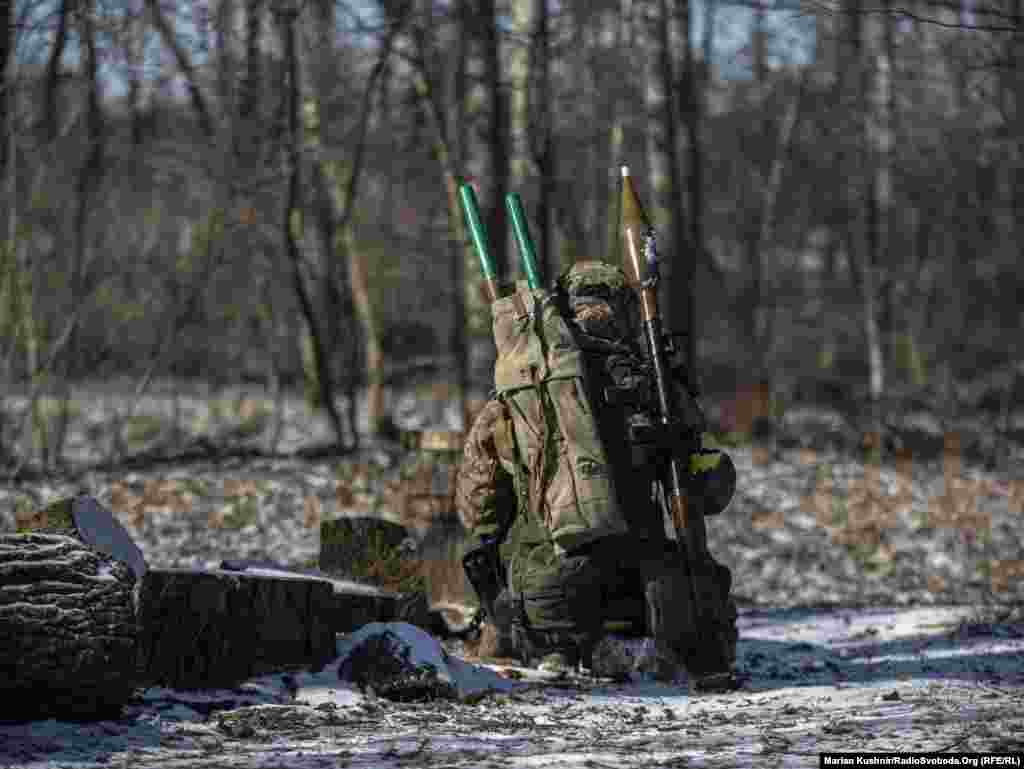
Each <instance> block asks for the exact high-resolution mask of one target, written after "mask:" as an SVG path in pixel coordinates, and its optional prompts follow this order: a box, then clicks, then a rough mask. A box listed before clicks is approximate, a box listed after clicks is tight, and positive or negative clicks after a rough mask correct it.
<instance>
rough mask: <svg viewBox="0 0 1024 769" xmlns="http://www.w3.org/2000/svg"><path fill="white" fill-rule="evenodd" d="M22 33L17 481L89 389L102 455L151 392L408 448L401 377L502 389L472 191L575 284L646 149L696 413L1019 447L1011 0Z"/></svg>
mask: <svg viewBox="0 0 1024 769" xmlns="http://www.w3.org/2000/svg"><path fill="white" fill-rule="evenodd" d="M0 16H2V18H0V29H7V30H10V34H9V35H8V36H6V37H5V38H4V39H3V40H2V41H0V71H2V72H3V73H4V80H3V88H2V90H0V131H2V136H3V141H2V142H0V148H2V149H0V168H2V173H0V188H2V189H3V194H2V195H0V217H2V218H0V222H2V224H3V229H2V231H0V383H2V384H0V386H2V388H3V395H4V400H3V405H2V407H0V439H2V444H0V464H11V465H14V466H17V467H20V466H22V465H24V463H25V462H26V461H29V460H30V459H32V460H33V461H35V460H39V461H40V462H42V464H43V466H44V467H46V466H52V465H55V464H59V463H60V461H61V458H62V456H63V451H62V447H63V442H64V440H65V435H66V433H67V430H68V425H69V424H70V423H71V422H72V421H73V420H74V419H75V417H76V413H77V412H76V409H75V407H74V404H75V403H76V402H77V401H78V400H81V399H82V398H83V397H86V396H85V393H87V388H88V387H89V386H90V383H95V382H102V381H108V380H112V379H114V378H117V379H118V380H119V381H125V382H127V383H128V385H127V387H126V389H125V393H126V396H125V400H124V407H123V408H122V409H121V411H120V417H119V419H120V421H119V422H118V425H117V436H116V440H115V442H114V448H115V449H116V451H114V453H115V454H117V453H118V452H122V453H123V449H124V446H125V445H126V444H125V442H124V441H123V440H122V431H123V430H125V429H127V428H130V427H131V424H132V423H131V419H132V416H133V410H134V409H135V404H137V403H138V401H139V399H140V398H141V397H142V396H143V395H144V394H145V393H146V391H147V389H148V388H150V387H151V386H152V384H153V383H154V382H157V381H159V380H173V381H179V382H185V381H189V380H196V381H204V382H207V383H212V386H213V387H214V388H217V387H223V386H226V385H231V384H238V383H247V384H249V385H253V386H256V387H260V388H262V387H266V389H267V393H268V394H269V395H270V397H271V398H279V397H280V394H281V393H282V392H288V391H295V392H297V393H303V394H304V397H305V398H306V401H307V403H308V405H309V407H310V408H312V409H317V410H322V412H323V413H324V414H325V415H326V416H327V418H328V421H329V424H330V426H331V429H332V432H333V435H334V438H335V441H336V445H337V447H340V448H341V449H342V450H347V449H351V448H354V447H355V446H356V445H357V444H358V441H359V434H358V432H357V431H356V430H355V429H354V428H355V425H356V424H357V422H358V421H359V419H360V418H362V419H363V420H364V422H365V423H366V424H368V425H369V430H370V431H371V432H385V433H386V432H388V431H390V430H392V429H393V410H394V405H395V403H396V396H395V393H396V392H397V391H398V390H399V389H400V388H409V387H420V388H421V389H420V391H419V392H420V393H421V394H422V395H423V396H424V397H426V396H427V395H429V396H430V397H440V398H451V397H454V398H462V399H463V402H469V401H470V400H471V399H478V398H480V397H483V396H484V395H485V394H486V392H487V391H488V390H489V388H490V382H489V378H490V375H491V368H490V365H491V362H492V360H493V358H492V357H491V356H493V351H492V350H491V341H490V328H489V313H488V309H487V307H486V306H485V305H484V304H483V302H482V299H481V296H480V293H479V291H478V275H479V273H478V267H477V264H478V263H477V261H476V257H475V255H474V253H473V252H472V250H471V248H470V247H469V243H468V240H467V238H466V233H465V232H464V231H463V228H462V222H461V217H460V216H459V215H458V213H457V209H456V208H455V197H454V189H455V184H456V182H457V180H459V179H460V178H469V179H472V180H474V181H475V184H476V186H477V189H478V195H479V198H480V200H481V204H482V206H483V207H484V209H485V211H484V214H485V221H486V224H487V225H488V229H489V232H490V235H491V240H492V248H493V250H494V252H495V254H496V255H497V260H498V263H499V267H500V269H501V271H502V272H503V273H504V275H505V276H506V277H515V276H516V274H517V270H518V264H517V262H518V260H517V258H516V255H515V251H514V249H512V248H511V246H510V241H509V240H508V238H507V237H506V233H507V232H508V227H507V226H506V223H505V221H504V209H503V205H502V203H503V198H504V195H505V193H506V192H507V191H509V190H518V191H519V192H521V194H522V195H523V199H524V201H525V203H526V206H527V210H528V213H529V215H530V220H531V229H532V231H533V235H534V240H535V241H536V242H537V245H538V248H539V251H540V255H541V259H542V262H543V264H542V267H543V269H544V272H545V274H546V275H547V276H548V278H549V279H550V278H553V277H554V276H555V275H556V274H557V273H558V272H559V271H560V270H561V269H564V268H565V267H567V266H568V265H570V264H571V263H572V262H573V261H574V260H577V259H580V258H593V257H599V258H606V259H609V260H612V261H615V260H618V259H619V255H618V254H619V248H618V243H617V234H616V224H617V222H616V217H617V200H618V194H619V188H618V178H619V177H618V173H619V172H618V167H619V164H620V163H622V162H627V163H629V164H630V166H631V168H632V170H633V174H634V176H636V177H637V178H638V181H639V183H640V185H639V186H640V192H641V195H642V197H643V198H644V201H645V203H646V204H647V208H648V211H649V213H650V214H651V216H652V218H653V220H654V223H655V225H656V226H657V227H658V229H659V235H660V246H661V251H662V252H663V254H664V255H665V257H666V260H667V262H668V265H667V270H666V271H667V272H668V275H667V278H668V280H667V281H666V286H665V305H666V307H667V309H668V314H669V324H670V326H671V328H673V329H675V330H677V331H684V330H689V331H691V332H692V333H691V334H690V336H689V339H690V345H689V347H688V349H687V350H686V351H685V353H686V355H687V356H688V358H689V359H690V362H691V364H694V365H696V370H697V371H698V372H699V382H700V384H701V386H702V389H703V391H704V392H705V393H707V394H709V395H711V396H717V395H719V394H722V395H723V396H732V397H735V394H736V393H737V392H741V393H742V392H747V393H754V394H755V395H753V396H751V397H752V398H753V400H755V401H758V402H760V403H761V405H760V406H758V407H757V408H760V409H761V412H764V413H767V414H775V413H776V412H781V411H782V410H784V409H786V408H788V407H790V406H792V405H793V404H798V403H801V402H816V403H821V402H827V403H829V404H831V405H833V406H835V407H836V408H841V409H843V410H845V411H846V412H847V413H863V414H871V415H872V418H873V419H874V420H876V422H877V421H878V420H881V419H885V418H886V415H887V414H891V413H894V412H896V413H898V412H902V411H906V410H907V409H908V408H909V407H908V406H907V405H906V404H907V403H914V404H918V405H917V406H915V407H914V408H918V407H920V408H924V407H925V406H927V408H928V409H929V410H930V412H931V413H934V414H937V415H938V418H939V419H940V420H941V419H949V418H953V417H954V416H955V415H956V414H957V413H959V412H962V411H963V410H965V409H967V410H974V411H978V412H981V411H984V412H985V413H988V414H990V415H991V425H992V429H993V430H994V431H996V432H999V431H1002V432H1003V433H1007V434H1008V433H1010V432H1012V431H1014V430H1018V431H1024V424H1021V425H1016V423H1015V422H1014V414H1015V409H1016V408H1017V407H1018V405H1019V403H1020V402H1021V400H1022V393H1024V371H1022V370H1021V369H1020V364H1019V361H1020V359H1021V352H1022V349H1021V333H1020V332H1021V327H1022V325H1024V324H1022V320H1024V318H1022V309H1021V307H1022V305H1021V302H1020V300H1019V297H1020V296H1022V295H1024V271H1022V269H1021V243H1022V238H1024V0H959V2H958V0H906V2H900V0H835V1H834V0H793V2H792V3H788V4H776V5H772V4H771V3H768V2H766V1H759V0H752V1H751V0H739V1H738V2H737V1H734V0H729V1H728V2H726V1H725V0H704V1H703V2H702V3H699V4H698V3H697V2H695V0H557V1H556V0H551V1H550V2H549V1H548V0H448V1H447V2H440V1H434V0H387V1H386V2H379V3H373V2H371V0H365V1H364V2H341V1H339V0H190V1H189V2H179V3H175V2H165V1H164V0H116V2H115V1H109V2H108V0H0ZM15 395H17V396H18V397H17V399H15V398H14V396H15ZM357 404H358V405H357ZM364 409H365V413H363V416H362V417H360V416H359V414H357V412H361V410H364ZM755 411H756V409H755ZM716 413H719V412H716ZM721 419H722V420H724V422H729V419H730V417H728V415H725V416H722V417H721ZM731 419H732V420H733V422H735V416H733V417H732V418H731ZM941 424H942V423H941V421H940V427H941ZM719 427H720V428H721V429H722V430H725V431H729V430H730V429H732V428H735V427H736V424H724V426H723V425H722V424H720V425H719ZM1022 434H1024V432H1022Z"/></svg>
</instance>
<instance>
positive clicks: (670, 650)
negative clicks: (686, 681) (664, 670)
mask: <svg viewBox="0 0 1024 769" xmlns="http://www.w3.org/2000/svg"><path fill="white" fill-rule="evenodd" d="M709 567H710V568H709V571H708V573H707V574H703V575H698V578H697V580H696V587H697V589H698V590H699V591H700V594H701V595H702V597H703V601H702V604H703V606H704V609H703V611H701V612H700V613H699V614H698V612H697V610H696V607H695V606H694V600H693V594H692V592H691V591H692V589H693V588H692V587H691V577H690V575H689V574H688V572H687V570H686V568H685V567H684V566H683V564H681V563H678V562H675V563H673V562H671V561H669V562H666V563H664V564H662V565H661V567H660V568H658V569H656V570H655V571H654V573H652V574H651V575H650V577H649V578H648V580H647V584H646V588H645V598H646V600H647V610H648V622H649V625H648V627H649V628H650V630H651V633H652V635H653V636H654V640H655V645H656V647H657V648H658V651H659V654H661V655H664V656H666V657H669V656H670V657H674V658H675V659H677V660H678V661H679V662H680V663H681V664H682V665H683V666H684V667H685V668H686V672H687V673H688V674H689V677H690V680H691V682H692V683H693V687H694V689H695V691H726V690H731V689H735V688H736V678H735V675H734V674H733V665H734V664H735V661H736V640H737V632H736V605H735V603H734V602H733V600H732V598H731V596H730V595H729V591H730V588H731V586H732V575H731V573H730V572H729V570H728V569H727V568H726V567H725V566H722V565H721V564H718V563H715V562H713V561H712V562H710V563H709Z"/></svg>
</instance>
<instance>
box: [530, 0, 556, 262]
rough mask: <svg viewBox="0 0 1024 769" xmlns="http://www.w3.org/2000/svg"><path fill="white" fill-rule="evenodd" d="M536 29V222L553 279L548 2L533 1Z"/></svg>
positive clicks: (532, 48) (533, 43)
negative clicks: (537, 178) (537, 187)
mask: <svg viewBox="0 0 1024 769" xmlns="http://www.w3.org/2000/svg"><path fill="white" fill-rule="evenodd" d="M533 3H534V8H533V21H534V29H533V32H532V34H531V46H530V52H531V57H530V59H531V60H530V64H529V70H530V80H531V83H533V86H532V87H531V89H530V97H529V98H530V104H529V113H530V115H531V121H530V123H531V125H532V130H531V132H530V133H531V136H532V137H533V142H532V150H531V154H532V156H533V159H534V163H535V164H536V166H537V171H538V174H539V176H540V193H539V195H538V198H537V208H536V211H537V213H536V216H535V219H536V221H537V231H538V232H539V233H540V234H539V236H538V243H539V244H540V255H539V258H540V265H539V266H540V270H541V273H542V274H543V275H546V276H549V277H550V276H553V275H554V273H555V271H556V268H557V265H558V261H557V260H556V259H555V253H554V237H553V235H554V233H553V228H552V224H553V223H552V220H551V208H552V206H553V205H554V201H555V195H556V183H557V173H558V171H557V162H556V161H557V158H556V155H555V128H554V105H553V104H552V88H551V31H550V14H549V12H548V2H547V0H533Z"/></svg>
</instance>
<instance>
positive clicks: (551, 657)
mask: <svg viewBox="0 0 1024 769" xmlns="http://www.w3.org/2000/svg"><path fill="white" fill-rule="evenodd" d="M526 635H527V638H528V643H529V647H530V649H529V652H530V653H529V657H530V661H531V664H533V665H536V667H537V668H538V669H539V670H544V671H548V672H553V673H574V672H576V671H578V670H579V669H580V668H587V669H589V667H590V664H591V652H592V650H593V646H594V640H595V639H594V637H593V633H588V632H570V631H565V630H546V631H545V630H534V629H528V630H527V631H526Z"/></svg>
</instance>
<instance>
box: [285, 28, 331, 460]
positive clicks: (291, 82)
mask: <svg viewBox="0 0 1024 769" xmlns="http://www.w3.org/2000/svg"><path fill="white" fill-rule="evenodd" d="M296 16H297V12H296V11H295V10H294V9H287V10H282V11H280V12H279V17H278V23H279V27H280V35H281V38H282V42H283V44H284V45H283V48H284V50H285V62H286V65H287V67H288V94H289V95H288V98H289V108H288V148H287V159H288V169H287V172H288V173H287V176H288V195H287V199H286V201H285V206H284V211H283V221H282V222H281V226H282V230H283V233H284V240H285V251H286V253H287V254H288V259H289V262H290V263H291V267H292V281H293V284H294V287H295V293H296V295H297V297H298V299H299V305H300V307H301V308H302V314H303V317H304V318H305V320H306V324H307V327H308V329H309V334H310V338H311V340H312V344H313V358H314V360H313V363H314V366H315V367H316V375H317V381H318V383H319V387H320V405H322V406H323V408H324V409H325V410H326V412H327V417H328V419H329V420H330V422H331V427H332V429H333V430H334V434H335V437H336V439H337V444H338V447H339V448H344V447H345V428H344V426H343V425H342V422H341V415H340V414H339V413H338V406H337V404H336V403H335V402H334V382H333V379H332V377H331V369H330V365H329V363H328V361H327V350H326V349H325V348H324V343H323V334H322V331H321V328H320V324H319V323H318V321H317V318H316V312H315V310H314V308H313V303H312V301H311V299H310V296H309V292H308V290H307V288H306V281H305V278H304V276H303V274H302V262H303V259H302V255H301V253H300V252H299V245H298V242H297V238H298V237H300V234H299V233H297V232H296V230H298V229H299V226H297V222H301V218H302V214H301V211H302V202H301V194H300V189H301V187H300V177H301V173H302V168H301V154H300V141H301V137H300V135H299V105H300V104H301V103H302V99H301V94H300V89H301V82H300V80H299V63H298V53H297V52H296V50H295V35H296V30H295V24H296Z"/></svg>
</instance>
